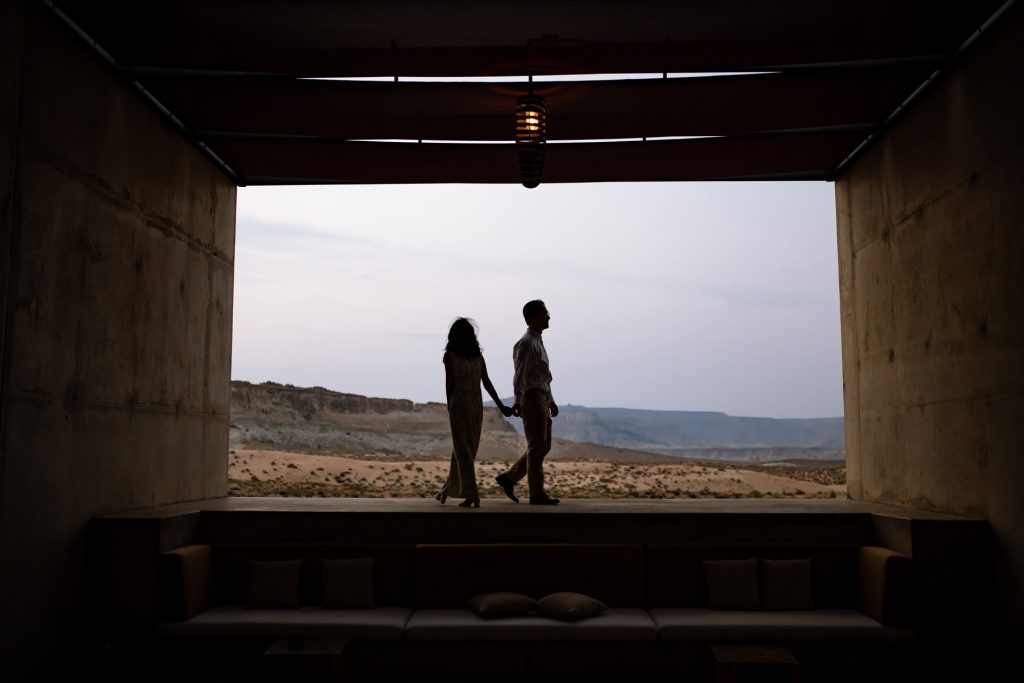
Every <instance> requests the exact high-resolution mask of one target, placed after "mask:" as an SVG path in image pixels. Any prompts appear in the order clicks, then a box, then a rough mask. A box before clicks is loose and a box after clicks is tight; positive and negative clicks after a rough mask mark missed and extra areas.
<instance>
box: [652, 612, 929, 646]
mask: <svg viewBox="0 0 1024 683" xmlns="http://www.w3.org/2000/svg"><path fill="white" fill-rule="evenodd" d="M651 617H652V618H653V619H654V623H655V624H657V626H658V638H660V639H662V640H771V641H786V640H851V641H900V640H911V639H912V638H913V636H914V632H913V630H912V629H905V628H891V627H887V626H882V625H881V624H879V623H878V622H877V621H875V620H874V619H872V618H871V617H869V616H867V615H866V614H864V613H863V612H859V611H857V610H854V609H817V610H806V611H800V612H765V611H761V610H758V611H719V610H708V609H702V608H699V607H689V608H667V609H653V610H651Z"/></svg>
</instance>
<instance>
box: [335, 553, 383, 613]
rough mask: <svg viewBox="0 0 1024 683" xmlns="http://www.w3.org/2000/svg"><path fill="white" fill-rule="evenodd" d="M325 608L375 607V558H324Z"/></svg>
mask: <svg viewBox="0 0 1024 683" xmlns="http://www.w3.org/2000/svg"><path fill="white" fill-rule="evenodd" d="M322 562H323V575H324V602H323V606H324V608H325V609H373V608H374V603H373V558H372V557H362V558H359V559H357V560H323V561H322Z"/></svg>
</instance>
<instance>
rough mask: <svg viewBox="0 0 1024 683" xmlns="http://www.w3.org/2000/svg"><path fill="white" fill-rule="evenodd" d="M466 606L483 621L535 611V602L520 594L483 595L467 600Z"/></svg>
mask: <svg viewBox="0 0 1024 683" xmlns="http://www.w3.org/2000/svg"><path fill="white" fill-rule="evenodd" d="M466 605H467V606H468V607H469V608H470V609H471V610H473V611H474V612H476V613H477V614H479V615H480V616H481V617H483V618H484V619H495V618H497V617H515V616H520V615H522V614H529V613H530V612H532V611H534V610H535V609H537V601H536V600H534V599H533V598H531V597H530V596H528V595H523V594H521V593H483V594H481V595H475V596H473V597H472V598H470V599H469V600H467V601H466Z"/></svg>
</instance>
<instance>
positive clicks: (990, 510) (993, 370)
mask: <svg viewBox="0 0 1024 683" xmlns="http://www.w3.org/2000/svg"><path fill="white" fill-rule="evenodd" d="M1022 63H1024V19H1022V12H1021V11H1020V9H1019V8H1017V9H1015V10H1014V11H1013V16H1011V17H1009V18H1008V19H1007V20H1006V21H1004V22H1003V23H1002V24H1000V25H997V26H996V28H995V29H994V30H993V32H992V35H990V36H986V37H984V38H983V39H982V40H981V41H979V43H978V44H977V46H976V47H975V48H973V49H972V50H971V52H970V53H969V54H967V55H966V57H965V59H964V61H963V62H962V63H961V64H960V65H959V66H957V68H956V69H955V70H954V71H953V72H952V73H951V74H950V75H948V76H947V77H945V78H944V79H943V80H942V81H941V82H940V83H938V84H937V85H936V87H934V88H933V89H931V90H930V91H929V92H927V93H926V94H925V96H924V97H923V98H922V99H921V100H920V101H919V102H917V103H916V104H915V105H914V106H913V107H912V108H911V110H910V111H908V112H907V113H906V114H905V115H904V116H902V117H901V118H900V119H899V120H898V121H897V123H896V124H895V125H894V126H893V128H891V129H890V130H889V131H888V132H887V133H885V134H884V135H883V136H882V138H881V139H880V140H879V141H878V142H877V143H876V144H874V146H873V147H872V148H871V149H869V150H868V151H867V153H865V154H864V155H863V156H862V157H861V158H859V159H858V160H857V161H856V162H855V163H854V164H853V166H852V167H851V168H850V169H849V170H848V171H847V172H846V173H845V174H844V175H843V177H841V178H840V179H839V180H838V181H837V183H836V204H837V212H838V224H839V225H838V235H839V261H840V308H841V316H842V326H843V327H842V329H843V333H842V340H843V341H842V343H843V378H844V383H845V401H846V448H847V464H848V467H849V492H850V496H851V497H853V498H857V499H861V500H867V501H877V502H883V503H891V504H896V505H906V506H914V507H918V508H924V509H930V510H940V511H946V512H953V513H960V514H972V515H981V516H984V517H986V518H987V519H988V520H989V522H990V524H991V528H992V534H993V541H994V543H993V549H994V569H993V576H991V577H989V578H990V580H991V584H990V585H991V586H992V588H993V591H992V595H993V597H994V599H993V601H992V604H990V605H989V606H990V607H991V608H992V612H993V613H994V614H995V615H997V620H999V621H1000V622H1001V623H1002V624H1003V626H1004V627H1005V628H1006V631H1005V633H1013V632H1017V633H1021V632H1024V631H1022V627H1024V495H1021V491H1022V490H1024V126H1022V124H1021V122H1022V121H1024V72H1022V70H1021V68H1020V65H1021V64H1022ZM970 588H971V589H973V588H975V587H973V586H972V587H970ZM946 589H947V590H949V591H956V590H959V589H958V587H956V586H947V587H946Z"/></svg>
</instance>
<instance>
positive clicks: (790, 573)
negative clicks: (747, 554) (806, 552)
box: [758, 560, 814, 611]
mask: <svg viewBox="0 0 1024 683" xmlns="http://www.w3.org/2000/svg"><path fill="white" fill-rule="evenodd" d="M758 566H759V568H760V570H761V601H762V607H763V608H764V609H766V610H773V611H777V610H794V609H814V590H813V586H812V583H811V561H810V560H758Z"/></svg>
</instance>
